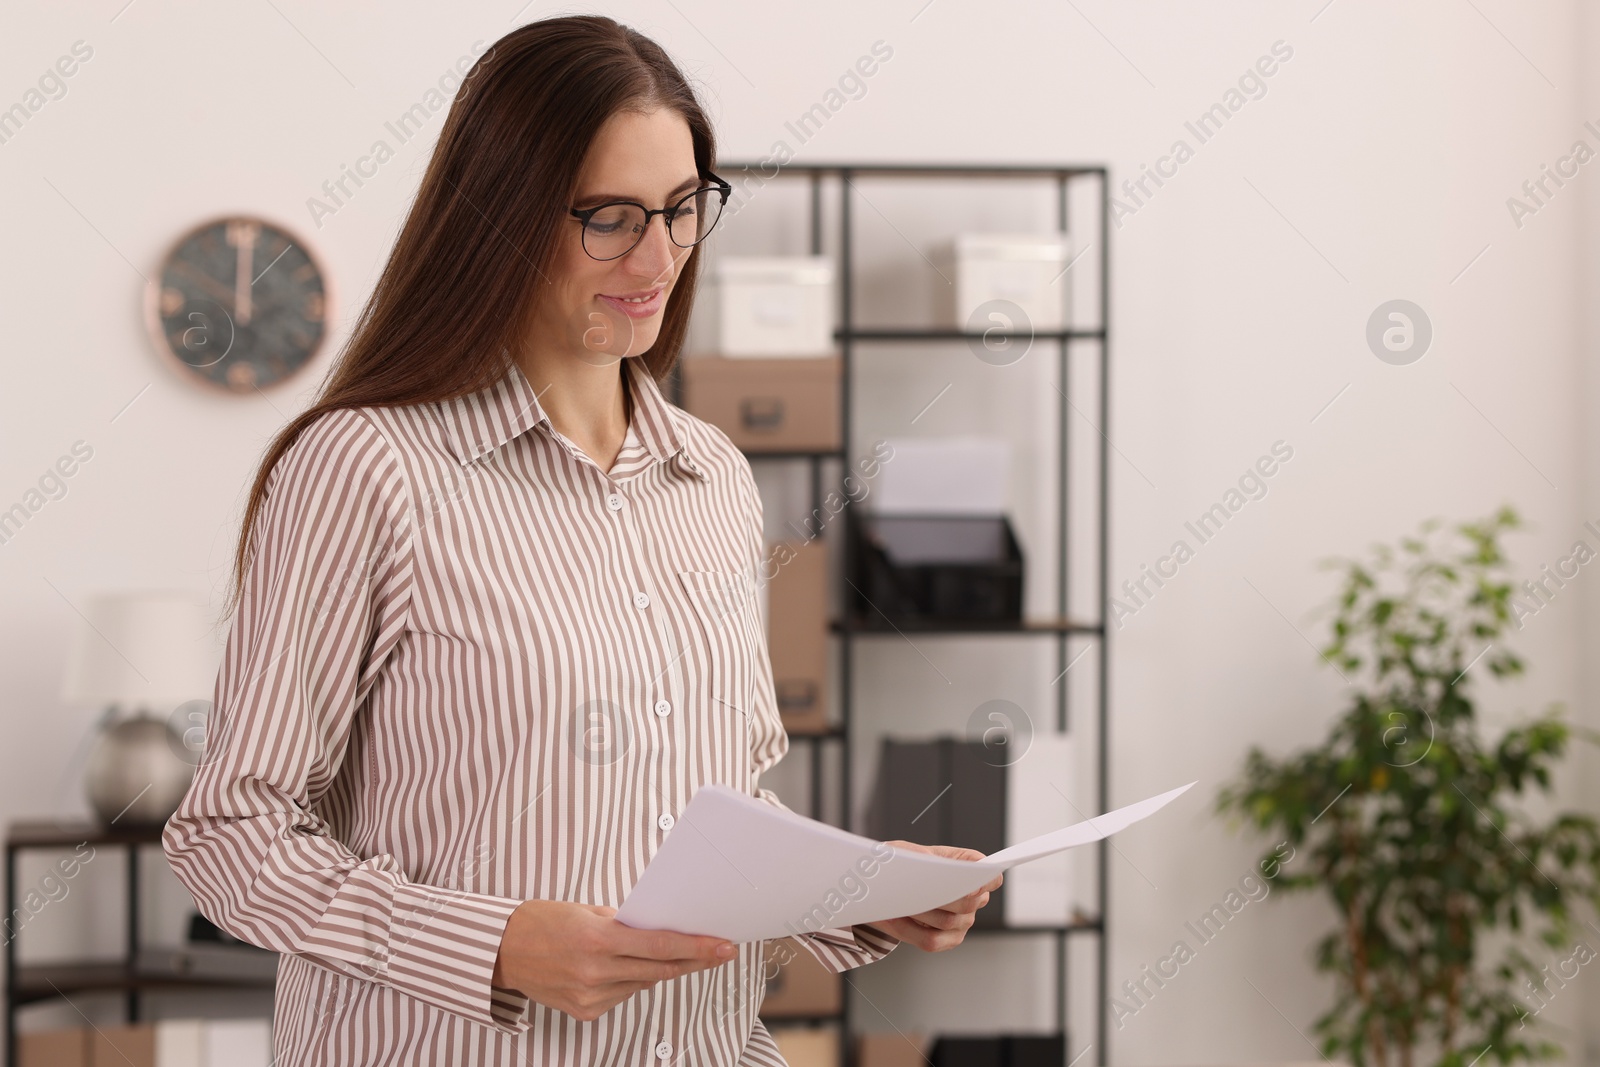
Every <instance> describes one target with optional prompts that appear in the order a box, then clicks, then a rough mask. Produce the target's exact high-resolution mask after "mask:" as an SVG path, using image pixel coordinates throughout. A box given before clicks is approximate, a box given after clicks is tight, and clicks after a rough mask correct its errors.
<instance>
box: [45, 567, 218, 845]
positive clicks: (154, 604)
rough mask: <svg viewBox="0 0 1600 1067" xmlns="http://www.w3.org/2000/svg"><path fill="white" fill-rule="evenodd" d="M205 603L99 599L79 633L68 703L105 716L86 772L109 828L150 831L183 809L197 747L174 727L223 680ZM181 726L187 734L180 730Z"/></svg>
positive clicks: (172, 595) (66, 689) (142, 595)
mask: <svg viewBox="0 0 1600 1067" xmlns="http://www.w3.org/2000/svg"><path fill="white" fill-rule="evenodd" d="M207 612H208V606H207V603H206V601H205V600H204V599H203V598H201V597H199V596H196V595H194V594H190V593H187V592H182V591H177V590H160V589H153V590H130V591H118V592H100V593H97V594H95V595H93V596H91V597H90V598H89V600H88V602H87V604H86V605H85V608H84V610H83V612H82V614H83V618H82V620H81V621H80V623H79V625H78V626H77V628H76V631H75V633H74V638H73V643H72V648H71V652H70V655H69V657H68V660H67V670H66V677H65V679H64V681H63V684H62V688H61V696H62V699H63V700H65V701H67V702H69V703H72V704H78V705H90V706H94V707H99V708H102V709H104V711H103V714H102V716H101V719H100V723H99V725H98V727H97V731H98V736H97V737H96V739H95V744H94V749H93V750H92V751H91V753H90V755H89V762H88V766H87V768H86V770H85V772H84V786H85V790H86V792H87V794H88V798H89V805H90V807H92V808H93V809H94V813H95V816H96V817H97V818H98V819H99V820H100V822H101V823H102V825H105V826H108V827H109V826H111V825H112V824H113V823H114V824H115V825H116V827H117V828H118V829H128V830H135V829H149V828H151V827H156V826H160V825H161V824H163V823H165V822H166V821H167V819H168V817H170V816H171V815H172V813H173V812H174V811H176V810H177V807H178V802H179V801H181V800H182V799H183V795H184V793H185V791H187V790H188V788H189V783H190V782H191V781H192V780H193V778H194V768H195V764H196V763H198V762H199V759H200V753H199V749H198V747H196V746H195V745H193V744H190V743H189V742H190V741H191V740H192V739H191V738H190V737H188V736H185V735H182V734H180V733H179V732H178V730H175V729H174V728H173V726H172V725H171V721H170V720H171V718H172V717H173V716H175V715H176V714H179V713H181V709H182V708H183V707H184V706H185V705H187V704H190V703H191V702H200V703H198V704H196V705H195V706H196V707H208V706H209V704H208V703H206V701H207V699H208V698H209V696H210V694H211V692H212V688H213V686H214V684H215V681H216V667H217V661H218V659H219V656H218V655H217V653H216V652H215V651H214V645H213V641H212V634H211V629H212V628H211V623H210V620H209V619H208V618H207ZM181 728H182V727H180V729H181Z"/></svg>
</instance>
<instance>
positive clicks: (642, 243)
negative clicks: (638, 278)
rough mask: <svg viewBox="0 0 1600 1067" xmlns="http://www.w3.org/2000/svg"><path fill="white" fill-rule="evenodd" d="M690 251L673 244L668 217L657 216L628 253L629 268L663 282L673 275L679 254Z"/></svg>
mask: <svg viewBox="0 0 1600 1067" xmlns="http://www.w3.org/2000/svg"><path fill="white" fill-rule="evenodd" d="M657 223H660V225H659V226H658V225H656V224H657ZM688 251H689V249H687V248H679V247H678V246H677V245H676V244H673V242H672V237H671V235H670V234H668V233H667V217H666V216H665V215H657V216H656V217H655V218H653V219H651V220H650V223H649V225H647V226H646V227H645V228H644V235H643V236H642V237H640V238H639V243H638V244H636V245H634V246H633V250H632V251H631V252H629V253H628V266H630V267H632V268H634V269H635V270H637V271H639V272H640V273H649V274H650V275H651V278H652V280H653V281H656V282H663V281H666V279H667V275H669V274H670V273H671V271H672V268H673V266H674V264H675V263H676V261H677V258H678V253H680V252H688Z"/></svg>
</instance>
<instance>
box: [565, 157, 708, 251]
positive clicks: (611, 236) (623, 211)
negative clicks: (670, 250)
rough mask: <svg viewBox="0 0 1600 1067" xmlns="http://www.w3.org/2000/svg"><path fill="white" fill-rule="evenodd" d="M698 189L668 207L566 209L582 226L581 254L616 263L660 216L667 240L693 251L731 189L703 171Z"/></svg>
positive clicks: (619, 203)
mask: <svg viewBox="0 0 1600 1067" xmlns="http://www.w3.org/2000/svg"><path fill="white" fill-rule="evenodd" d="M701 177H702V178H703V179H704V180H706V181H709V182H711V183H712V184H711V185H702V186H701V187H700V188H698V189H696V190H694V191H693V192H691V193H689V194H688V195H687V196H685V197H683V199H681V200H679V201H678V202H677V203H675V204H672V205H671V206H669V207H658V208H654V209H652V208H647V207H645V206H644V205H643V204H636V203H634V202H633V201H632V200H611V201H607V202H606V203H604V204H600V205H599V206H597V207H586V208H583V209H582V210H580V209H578V208H575V207H574V208H568V209H567V210H568V211H570V212H571V213H572V217H573V218H575V219H577V220H578V221H579V222H580V223H582V224H583V250H584V251H585V252H587V253H589V255H590V256H591V257H592V258H594V259H599V260H607V259H617V258H619V257H621V256H625V255H627V254H628V253H629V252H631V251H633V247H634V246H635V245H637V244H638V243H639V241H640V240H641V239H643V237H644V231H645V230H646V229H647V228H648V227H649V225H650V220H651V219H653V218H655V217H656V216H657V215H664V216H665V217H666V220H667V236H669V237H671V238H672V243H673V244H675V245H677V246H678V247H680V248H693V247H694V246H695V245H697V244H699V243H700V242H701V241H703V240H705V239H706V235H707V234H708V233H710V232H711V228H712V227H713V226H715V225H716V224H717V220H718V219H719V218H721V217H722V207H723V205H724V204H726V203H727V202H728V194H729V193H731V192H733V186H732V185H729V184H728V183H727V182H725V181H723V180H722V179H721V178H719V177H717V176H716V175H715V174H712V173H711V172H710V171H707V172H706V173H705V174H703V175H702V176H701Z"/></svg>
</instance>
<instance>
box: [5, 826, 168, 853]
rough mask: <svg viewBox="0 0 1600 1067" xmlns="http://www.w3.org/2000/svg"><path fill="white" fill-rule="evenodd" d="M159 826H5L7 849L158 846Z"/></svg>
mask: <svg viewBox="0 0 1600 1067" xmlns="http://www.w3.org/2000/svg"><path fill="white" fill-rule="evenodd" d="M161 829H162V828H161V827H159V826H155V827H131V828H129V829H126V830H123V829H117V828H110V829H108V828H106V827H104V826H101V825H100V824H99V823H96V822H90V821H88V820H84V819H74V820H67V821H62V820H39V821H34V822H15V823H12V824H11V825H10V827H8V828H7V831H6V848H7V850H9V851H13V852H14V851H16V850H18V849H24V848H72V847H73V846H74V845H82V844H85V843H87V844H90V845H158V844H160V843H161Z"/></svg>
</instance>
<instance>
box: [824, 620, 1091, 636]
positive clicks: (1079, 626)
mask: <svg viewBox="0 0 1600 1067" xmlns="http://www.w3.org/2000/svg"><path fill="white" fill-rule="evenodd" d="M828 629H829V630H831V631H832V632H834V633H836V634H865V635H869V636H870V635H883V634H908V633H912V634H973V635H977V636H987V635H995V634H1080V635H1084V636H1091V637H1093V636H1099V635H1101V634H1103V633H1105V627H1103V626H1101V625H1100V624H1099V623H1093V622H1085V621H1082V620H1077V619H1023V620H1022V621H1021V622H982V621H977V620H974V621H970V622H944V621H940V620H935V619H895V620H894V621H893V622H889V621H886V620H885V619H884V618H883V616H881V615H879V616H874V617H873V619H872V621H868V620H867V619H864V618H862V617H859V616H858V617H856V618H854V619H850V620H848V621H841V620H837V619H836V620H834V621H833V622H832V623H830V624H829V626H828Z"/></svg>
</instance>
